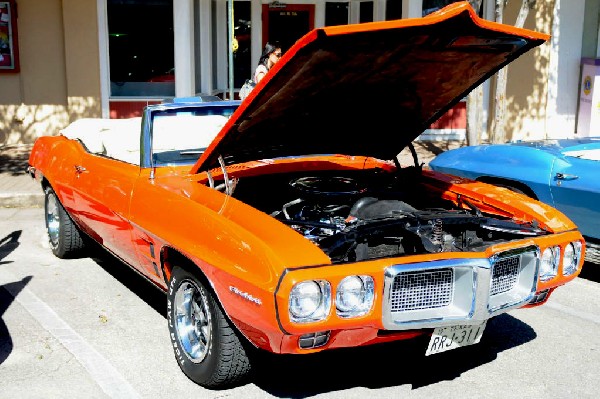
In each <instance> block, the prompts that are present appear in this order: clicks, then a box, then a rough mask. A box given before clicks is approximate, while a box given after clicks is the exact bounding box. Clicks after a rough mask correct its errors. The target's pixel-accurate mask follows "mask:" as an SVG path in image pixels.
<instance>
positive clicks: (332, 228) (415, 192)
mask: <svg viewBox="0 0 600 399" xmlns="http://www.w3.org/2000/svg"><path fill="white" fill-rule="evenodd" d="M424 179H425V178H423V177H422V175H421V170H420V168H418V167H414V168H413V167H411V168H407V170H403V171H400V173H389V172H385V171H381V170H366V171H365V170H362V171H342V172H340V171H336V172H332V171H327V172H318V173H305V174H297V173H295V174H291V175H290V174H273V175H263V176H255V177H245V178H243V179H240V181H238V182H237V184H236V188H235V192H234V193H233V196H234V197H235V198H237V199H239V200H241V201H243V202H245V203H247V204H249V205H252V206H254V207H255V208H257V209H260V210H262V211H263V212H265V213H268V214H270V215H271V216H273V217H274V218H276V219H278V220H279V221H281V222H282V223H285V224H286V225H288V226H289V227H291V228H292V229H294V230H295V231H297V232H298V233H299V234H301V235H302V236H304V237H305V238H306V239H308V240H310V241H312V242H313V243H315V244H316V245H318V246H319V247H320V248H321V249H322V250H323V251H324V252H325V253H326V254H327V255H328V256H329V257H330V258H331V259H332V261H333V262H334V263H339V262H355V261H361V260H367V259H376V258H384V257H391V256H404V255H418V254H426V253H438V252H469V251H482V250H485V248H487V247H489V246H490V245H493V244H496V243H500V242H506V241H510V240H517V239H522V238H524V237H527V236H538V235H544V234H547V232H546V231H545V230H542V229H540V228H539V227H538V226H536V225H535V224H523V223H517V222H516V221H514V220H511V219H507V218H502V217H499V216H497V215H491V214H485V213H483V212H482V211H481V210H480V209H478V208H477V207H475V206H473V205H472V204H470V203H469V202H468V201H465V203H466V204H467V205H468V206H467V207H466V208H467V209H465V208H464V207H463V208H459V207H457V206H456V205H455V204H454V203H452V202H451V201H446V200H444V199H442V198H441V196H440V192H439V191H436V190H432V189H431V188H432V186H431V183H432V182H431V181H429V182H428V184H426V182H425V181H424ZM429 180H431V179H429ZM257 192H268V193H269V195H268V196H257V195H256V193H257ZM265 197H268V198H265Z"/></svg>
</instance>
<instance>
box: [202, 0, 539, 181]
mask: <svg viewBox="0 0 600 399" xmlns="http://www.w3.org/2000/svg"><path fill="white" fill-rule="evenodd" d="M547 39H548V36H547V35H545V34H541V33H537V32H533V31H529V30H524V29H518V28H515V27H511V26H509V25H500V24H496V23H493V22H490V21H486V20H483V19H479V18H478V17H477V15H476V14H475V13H474V11H473V9H472V8H471V7H470V5H469V3H468V2H459V3H454V4H451V5H450V6H447V7H445V8H443V9H442V10H440V11H438V12H436V13H433V14H430V15H429V16H427V17H424V18H416V19H403V20H396V21H385V22H373V23H365V24H356V25H344V26H334V27H326V28H319V29H315V30H313V31H311V32H309V33H308V34H307V35H305V36H304V37H302V38H301V39H300V40H298V41H297V42H296V43H295V44H294V45H293V46H292V47H291V48H290V49H289V50H288V51H286V52H285V54H284V56H283V57H282V59H281V60H280V61H279V62H278V63H277V64H276V65H275V66H274V67H273V68H272V69H271V71H269V73H268V74H267V76H266V77H265V78H264V79H263V80H262V81H261V82H260V83H259V84H258V85H257V87H256V88H255V89H254V90H253V91H252V92H251V93H250V96H249V97H248V98H247V99H246V100H245V101H243V102H242V103H241V105H240V107H239V108H238V109H237V111H236V112H235V113H234V114H233V115H232V116H231V118H230V120H229V122H228V123H227V124H226V125H225V126H224V128H223V130H222V131H221V132H220V133H219V135H218V136H217V137H216V138H215V140H214V141H213V142H212V144H211V145H210V146H209V147H208V148H207V150H206V151H205V152H204V154H203V155H202V156H201V157H200V158H199V159H198V162H197V163H196V165H195V166H194V168H193V169H192V172H198V171H200V170H206V169H212V168H215V167H218V166H219V158H220V157H222V160H223V161H224V163H225V165H231V164H236V163H240V162H246V161H252V160H259V159H269V158H278V157H290V156H303V155H311V154H345V155H364V156H371V157H375V158H379V159H383V160H392V159H394V158H395V157H396V155H397V154H398V153H400V151H401V150H402V149H403V148H404V147H405V146H406V145H407V144H408V143H410V142H411V141H413V140H414V139H415V138H416V137H417V136H419V135H420V134H421V133H422V132H423V131H424V130H425V129H427V128H428V127H429V126H430V125H431V123H432V122H434V121H435V120H436V119H438V118H439V117H440V116H441V115H443V114H444V113H445V112H446V111H447V110H448V109H450V108H451V107H452V106H453V105H455V104H456V103H457V102H458V101H460V100H461V99H462V98H463V97H464V96H465V95H466V94H468V93H469V92H470V91H471V90H472V89H473V88H475V87H476V86H478V85H479V84H481V83H482V82H484V81H485V80H486V79H488V78H489V77H490V76H492V75H493V74H494V73H496V72H497V71H498V70H499V69H500V68H502V67H503V66H505V65H506V64H508V63H510V62H511V61H513V60H514V59H516V58H518V57H519V56H521V55H522V54H523V53H525V52H527V51H528V50H530V49H532V48H533V47H535V46H538V45H540V44H542V43H544V42H545V41H546V40H547Z"/></svg>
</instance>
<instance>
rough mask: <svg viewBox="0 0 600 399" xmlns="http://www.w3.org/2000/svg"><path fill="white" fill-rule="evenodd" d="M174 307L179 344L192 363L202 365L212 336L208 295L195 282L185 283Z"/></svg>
mask: <svg viewBox="0 0 600 399" xmlns="http://www.w3.org/2000/svg"><path fill="white" fill-rule="evenodd" d="M174 305H175V328H176V330H177V338H178V339H179V343H180V344H181V347H182V348H183V350H184V352H185V354H186V355H187V357H188V358H189V359H190V360H191V361H192V362H194V363H200V362H202V361H203V360H204V358H205V357H206V355H207V353H208V349H209V348H210V340H211V335H212V331H211V325H210V311H209V309H208V301H207V297H206V294H205V292H204V290H202V289H200V287H198V285H197V284H196V283H195V282H193V281H189V280H186V281H183V282H182V283H181V285H180V286H179V288H178V289H177V292H176V293H175V303H174Z"/></svg>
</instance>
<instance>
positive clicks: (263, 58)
mask: <svg viewBox="0 0 600 399" xmlns="http://www.w3.org/2000/svg"><path fill="white" fill-rule="evenodd" d="M280 48H281V46H280V45H279V43H277V42H275V43H270V42H267V44H265V48H264V49H263V52H262V54H261V55H260V58H259V60H258V65H261V64H262V65H264V66H267V61H268V59H269V56H270V55H271V53H273V52H275V50H277V49H280Z"/></svg>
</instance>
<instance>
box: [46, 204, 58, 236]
mask: <svg viewBox="0 0 600 399" xmlns="http://www.w3.org/2000/svg"><path fill="white" fill-rule="evenodd" d="M46 228H47V230H48V238H49V239H50V243H51V244H52V246H53V247H56V246H57V245H58V239H59V234H60V213H59V210H58V201H57V199H56V195H54V193H49V194H48V195H47V196H46Z"/></svg>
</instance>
